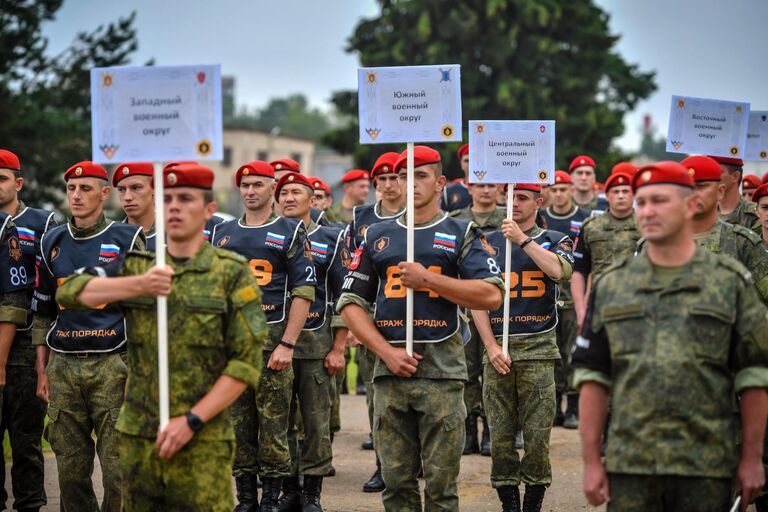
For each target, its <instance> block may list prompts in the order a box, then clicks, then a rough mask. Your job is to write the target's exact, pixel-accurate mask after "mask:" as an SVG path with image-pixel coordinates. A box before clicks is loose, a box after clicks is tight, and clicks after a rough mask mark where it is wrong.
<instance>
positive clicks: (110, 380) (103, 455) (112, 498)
mask: <svg viewBox="0 0 768 512" xmlns="http://www.w3.org/2000/svg"><path fill="white" fill-rule="evenodd" d="M51 355H52V357H51V360H50V361H49V362H48V367H47V368H46V371H47V372H48V379H49V381H50V386H51V402H50V405H49V406H48V441H49V442H50V443H51V448H52V449H53V453H55V454H56V466H57V468H58V471H59V490H60V492H61V510H62V511H67V512H68V511H77V512H81V511H86V512H91V511H92V512H96V511H98V510H101V511H102V512H106V511H119V510H120V496H121V493H120V491H121V481H120V467H119V460H118V446H117V442H118V437H117V436H118V434H117V430H116V429H115V424H116V422H117V416H118V414H119V412H120V406H121V405H122V403H123V393H124V391H125V379H126V375H127V373H128V368H127V367H126V365H125V362H124V361H123V357H124V356H123V355H121V354H106V355H95V356H93V355H92V356H89V357H86V358H79V357H76V356H70V355H62V354H55V353H51ZM94 431H95V432H96V443H95V445H94V441H93V438H92V437H91V433H92V432H94ZM96 452H98V454H99V462H100V464H101V479H102V483H103V485H104V501H103V503H102V505H101V507H99V505H98V503H97V502H96V494H95V493H94V491H93V483H92V481H91V476H92V475H93V461H94V455H95V454H96Z"/></svg>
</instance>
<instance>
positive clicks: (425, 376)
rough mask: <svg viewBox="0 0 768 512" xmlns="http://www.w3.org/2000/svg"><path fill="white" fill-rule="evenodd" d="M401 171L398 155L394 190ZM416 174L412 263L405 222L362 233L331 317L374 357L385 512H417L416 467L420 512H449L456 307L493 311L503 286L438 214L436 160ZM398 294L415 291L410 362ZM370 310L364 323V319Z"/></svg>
mask: <svg viewBox="0 0 768 512" xmlns="http://www.w3.org/2000/svg"><path fill="white" fill-rule="evenodd" d="M405 165H406V153H402V154H401V155H400V158H399V159H398V161H397V163H396V164H395V169H397V170H398V171H399V174H400V179H401V180H405V179H406V178H405ZM414 165H415V170H414V190H415V194H414V195H415V198H416V200H415V211H414V212H409V213H407V215H410V214H411V213H412V214H413V215H414V221H415V226H416V229H417V230H418V231H417V232H418V236H416V237H415V242H416V244H415V247H414V249H415V260H416V261H418V262H419V263H407V262H405V261H404V260H405V255H406V228H405V225H406V219H405V218H404V216H403V217H400V218H398V219H397V220H387V221H383V222H379V223H376V224H373V225H371V226H369V227H368V230H367V231H366V232H365V240H364V243H363V245H362V246H361V247H360V248H359V249H358V250H357V251H356V252H355V255H354V257H353V260H352V263H351V265H350V273H349V274H348V276H347V278H346V279H345V282H344V288H343V293H342V296H341V298H340V299H339V302H338V304H337V309H338V310H339V311H340V313H341V315H342V317H343V318H344V323H345V324H346V325H347V326H349V327H350V329H351V330H352V331H353V333H354V334H355V336H356V337H357V338H358V339H359V340H360V341H361V342H362V343H363V344H364V345H365V346H366V347H368V348H369V349H371V350H372V351H373V352H374V353H376V355H377V356H378V358H377V360H376V367H375V369H374V382H373V385H374V388H375V392H374V397H375V398H374V400H375V403H374V421H373V423H374V426H373V429H374V430H373V438H374V443H375V445H376V449H377V452H378V454H379V457H381V466H382V475H383V477H384V482H385V484H386V489H385V490H384V492H383V495H382V499H383V501H384V508H385V510H387V511H400V510H421V507H422V501H421V496H420V492H419V482H418V480H417V474H418V472H419V469H420V468H421V467H422V465H423V470H424V479H425V502H426V503H425V508H426V510H437V509H440V510H451V511H457V510H459V498H458V492H457V487H456V479H457V477H458V474H459V466H460V462H461V452H462V449H463V445H464V420H465V418H466V409H465V408H464V396H463V395H464V381H465V380H466V378H467V370H466V363H465V362H464V349H463V347H462V339H461V332H460V324H459V317H458V313H459V311H458V307H466V308H472V309H486V310H487V309H496V308H497V307H498V306H499V304H501V292H500V290H501V289H502V288H503V284H502V282H501V279H500V278H499V276H498V272H499V269H498V265H497V264H496V261H495V260H494V258H493V256H492V255H491V253H490V246H487V244H485V245H483V244H482V243H481V234H480V233H479V231H477V230H476V229H473V227H472V225H471V224H470V223H469V222H467V221H463V220H458V219H454V218H451V217H448V216H447V215H446V214H445V213H443V212H441V210H440V207H439V205H438V200H439V195H440V192H441V190H442V188H443V186H444V185H445V177H444V176H443V175H442V166H441V164H440V153H438V152H437V151H435V150H434V149H431V148H428V147H426V146H416V147H415V148H414ZM428 269H429V270H428ZM459 277H461V279H459ZM379 285H381V286H379ZM406 288H412V289H414V330H413V340H414V351H413V356H412V357H411V356H409V355H408V354H407V353H406V350H405V349H404V348H403V343H404V341H405V336H406V328H405V325H404V324H405V317H406V309H405V308H406V305H405V304H406V299H405V297H406V295H407V293H406ZM374 303H375V305H376V307H375V318H374V320H373V321H372V320H371V318H370V317H369V315H368V311H370V309H371V305H372V304H374Z"/></svg>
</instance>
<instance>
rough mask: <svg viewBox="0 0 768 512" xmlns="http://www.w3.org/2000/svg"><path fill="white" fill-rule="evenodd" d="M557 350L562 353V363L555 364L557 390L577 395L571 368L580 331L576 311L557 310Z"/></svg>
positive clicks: (570, 309) (571, 309)
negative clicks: (572, 351)
mask: <svg viewBox="0 0 768 512" xmlns="http://www.w3.org/2000/svg"><path fill="white" fill-rule="evenodd" d="M557 317H558V318H557V327H556V328H555V334H556V336H557V348H558V350H559V351H560V361H558V362H557V364H555V389H556V390H557V391H558V392H560V393H568V394H571V393H577V391H576V390H575V389H573V368H571V362H570V361H571V350H572V349H573V345H574V344H575V343H576V333H577V331H578V330H579V322H578V321H577V319H576V310H575V309H573V308H569V309H562V308H558V309H557Z"/></svg>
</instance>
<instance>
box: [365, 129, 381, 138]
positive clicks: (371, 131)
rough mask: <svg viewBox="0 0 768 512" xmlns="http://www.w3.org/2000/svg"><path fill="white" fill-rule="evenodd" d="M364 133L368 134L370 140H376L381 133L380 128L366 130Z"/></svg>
mask: <svg viewBox="0 0 768 512" xmlns="http://www.w3.org/2000/svg"><path fill="white" fill-rule="evenodd" d="M365 133H367V134H368V136H369V137H370V138H371V140H376V137H378V136H379V134H380V133H381V128H366V129H365Z"/></svg>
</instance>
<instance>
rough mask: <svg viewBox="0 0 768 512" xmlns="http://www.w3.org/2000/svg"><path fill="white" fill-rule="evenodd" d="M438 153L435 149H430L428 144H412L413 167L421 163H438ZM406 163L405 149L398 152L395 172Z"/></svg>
mask: <svg viewBox="0 0 768 512" xmlns="http://www.w3.org/2000/svg"><path fill="white" fill-rule="evenodd" d="M440 162H441V160H440V153H439V152H438V151H437V150H436V149H432V148H430V147H429V146H414V148H413V168H414V169H415V168H416V167H421V166H422V165H430V164H439V163H440ZM407 165H408V150H407V149H406V150H405V151H403V152H402V153H400V157H398V159H397V162H395V172H399V171H400V169H404V168H405V167H406V166H407Z"/></svg>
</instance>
